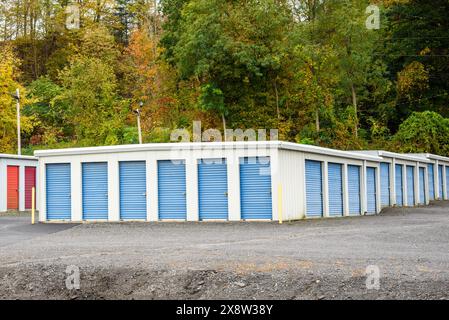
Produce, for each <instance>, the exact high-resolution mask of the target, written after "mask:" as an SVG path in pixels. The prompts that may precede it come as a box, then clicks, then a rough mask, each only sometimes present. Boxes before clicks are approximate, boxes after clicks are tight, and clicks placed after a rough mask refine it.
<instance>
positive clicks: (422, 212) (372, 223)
mask: <svg viewBox="0 0 449 320" xmlns="http://www.w3.org/2000/svg"><path fill="white" fill-rule="evenodd" d="M14 219H16V220H14ZM28 223H29V220H27V219H25V218H20V217H19V218H12V217H1V216H0V230H1V232H0V298H2V299H16V298H19V299H20V298H44V299H46V298H49V299H53V298H63V299H102V298H105V299H109V298H119V299H177V298H181V299H226V298H231V299H448V298H449V290H448V289H449V271H448V270H449V202H438V203H435V204H433V205H431V206H428V207H422V208H409V209H401V208H393V209H387V210H385V211H384V212H383V213H382V214H381V215H379V216H371V217H355V218H346V219H322V220H307V221H298V222H292V223H284V224H283V225H278V224H276V223H121V224H119V223H109V224H82V225H46V224H40V225H37V226H29V225H27V224H28ZM11 224H13V225H15V227H14V228H15V229H14V230H15V231H14V232H18V233H20V230H23V233H25V235H23V236H19V235H17V234H16V235H15V238H14V239H15V240H14V241H12V239H13V238H12V237H11V232H9V236H8V233H7V232H3V231H4V230H6V229H9V230H10V229H11V228H12V227H6V226H7V225H9V226H11ZM30 227H32V228H35V229H30ZM58 228H60V229H58ZM17 230H18V231H17ZM30 232H31V234H30ZM67 266H76V267H78V268H79V269H80V289H79V290H68V289H67V288H66V285H65V281H66V277H67V274H66V268H67ZM368 266H376V267H378V268H379V271H380V287H379V289H378V290H376V289H368V288H367V286H366V280H367V275H366V268H367V267H368Z"/></svg>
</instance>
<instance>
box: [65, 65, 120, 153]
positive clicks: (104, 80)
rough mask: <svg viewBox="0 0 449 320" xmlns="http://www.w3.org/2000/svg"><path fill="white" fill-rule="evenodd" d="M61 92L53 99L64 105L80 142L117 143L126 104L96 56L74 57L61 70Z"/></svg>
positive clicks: (109, 71) (115, 82) (115, 83)
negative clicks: (67, 65)
mask: <svg viewBox="0 0 449 320" xmlns="http://www.w3.org/2000/svg"><path fill="white" fill-rule="evenodd" d="M60 77H61V83H62V87H63V92H62V94H61V95H59V96H58V97H57V98H56V99H58V100H60V101H62V103H64V104H65V105H67V106H68V109H67V113H68V115H69V117H70V119H72V120H71V121H72V123H73V125H74V128H75V129H74V130H75V134H76V139H77V141H79V143H80V144H81V145H101V144H106V145H111V144H118V143H120V140H121V137H122V134H123V128H124V124H125V115H126V113H125V112H126V104H125V103H124V101H123V100H121V99H120V97H119V96H118V94H117V80H116V77H115V75H114V72H113V70H112V68H111V66H110V65H108V64H106V63H104V62H103V61H101V60H99V59H97V58H86V57H78V58H77V59H75V60H74V61H72V63H71V64H70V67H68V68H66V69H64V70H63V71H62V72H61V75H60Z"/></svg>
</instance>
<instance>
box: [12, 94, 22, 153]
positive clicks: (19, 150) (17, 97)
mask: <svg viewBox="0 0 449 320" xmlns="http://www.w3.org/2000/svg"><path fill="white" fill-rule="evenodd" d="M13 97H14V98H15V99H16V109H17V154H18V155H19V156H20V155H21V154H22V145H21V142H20V140H21V135H20V91H19V88H17V90H16V94H15V95H13Z"/></svg>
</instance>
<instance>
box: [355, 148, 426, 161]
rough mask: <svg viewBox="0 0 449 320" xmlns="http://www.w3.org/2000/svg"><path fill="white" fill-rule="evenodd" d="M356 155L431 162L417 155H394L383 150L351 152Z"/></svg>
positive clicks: (394, 153)
mask: <svg viewBox="0 0 449 320" xmlns="http://www.w3.org/2000/svg"><path fill="white" fill-rule="evenodd" d="M352 152H356V153H362V154H369V155H376V156H379V157H382V158H395V159H400V160H407V161H413V162H416V161H419V162H426V163H430V162H431V161H430V160H429V159H427V158H426V157H421V156H418V155H417V154H413V153H410V154H405V153H396V152H391V151H385V150H361V151H352Z"/></svg>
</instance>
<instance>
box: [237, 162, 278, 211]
mask: <svg viewBox="0 0 449 320" xmlns="http://www.w3.org/2000/svg"><path fill="white" fill-rule="evenodd" d="M240 207H241V209H240V210H241V213H242V219H244V220H250V219H272V217H273V214H272V201H271V170H270V158H269V157H259V158H255V157H254V158H241V159H240Z"/></svg>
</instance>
